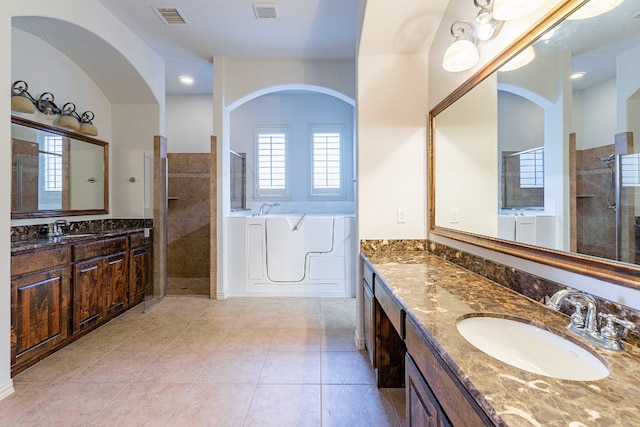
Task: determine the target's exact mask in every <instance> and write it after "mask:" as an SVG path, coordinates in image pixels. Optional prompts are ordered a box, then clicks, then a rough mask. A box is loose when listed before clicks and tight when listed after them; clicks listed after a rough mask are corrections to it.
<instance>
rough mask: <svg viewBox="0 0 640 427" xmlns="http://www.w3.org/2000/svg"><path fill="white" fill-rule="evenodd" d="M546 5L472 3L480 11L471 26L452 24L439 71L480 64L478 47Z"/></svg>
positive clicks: (505, 0)
mask: <svg viewBox="0 0 640 427" xmlns="http://www.w3.org/2000/svg"><path fill="white" fill-rule="evenodd" d="M549 1H551V0H542V1H532V0H473V4H474V5H475V6H476V7H477V8H478V9H480V10H479V11H478V13H477V14H476V17H475V18H474V20H473V22H471V21H467V20H465V19H457V20H455V21H454V22H453V24H451V35H452V36H453V37H454V38H455V39H456V40H455V41H454V42H453V44H452V45H451V46H449V48H448V49H447V50H446V51H445V53H444V57H443V59H442V68H444V69H445V70H447V71H450V72H459V71H465V70H468V69H469V68H471V67H473V66H474V65H476V64H477V63H478V61H479V60H480V54H479V52H478V47H477V44H478V43H482V42H486V41H489V40H492V39H494V38H495V37H496V36H497V35H498V33H499V32H500V30H501V29H502V26H503V25H504V22H505V21H509V20H513V19H519V18H522V17H524V16H526V15H528V14H530V13H532V12H535V11H536V10H538V9H540V8H542V7H543V6H545V5H546V4H547V3H548V2H549ZM611 1H613V0H611ZM528 53H531V52H528ZM534 56H535V55H534ZM531 59H533V58H532V57H531ZM523 65H524V64H523ZM521 66H522V65H521Z"/></svg>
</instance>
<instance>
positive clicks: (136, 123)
mask: <svg viewBox="0 0 640 427" xmlns="http://www.w3.org/2000/svg"><path fill="white" fill-rule="evenodd" d="M158 109H159V106H158V105H127V104H117V105H113V138H112V140H111V141H110V147H109V156H110V158H111V162H110V163H111V169H110V170H109V178H110V182H111V187H110V204H111V209H112V210H111V211H110V214H111V216H112V217H113V218H143V217H144V153H147V154H150V155H152V156H153V137H154V135H157V132H158V128H159V125H160V123H159V120H160V119H159V111H158ZM132 177H133V178H135V182H133V183H132V182H130V181H129V179H130V178H132ZM151 185H152V186H153V183H152V184H151Z"/></svg>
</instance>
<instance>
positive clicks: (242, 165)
mask: <svg viewBox="0 0 640 427" xmlns="http://www.w3.org/2000/svg"><path fill="white" fill-rule="evenodd" d="M229 152H230V154H231V191H230V194H231V210H232V211H237V210H243V209H246V208H247V159H246V153H236V152H235V151H231V150H230V151H229Z"/></svg>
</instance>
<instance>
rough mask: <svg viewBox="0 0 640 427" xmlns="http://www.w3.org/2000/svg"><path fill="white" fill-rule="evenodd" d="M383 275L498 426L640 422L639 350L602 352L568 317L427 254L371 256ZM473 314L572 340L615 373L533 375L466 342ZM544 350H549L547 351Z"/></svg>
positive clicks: (611, 424) (410, 253)
mask: <svg viewBox="0 0 640 427" xmlns="http://www.w3.org/2000/svg"><path fill="white" fill-rule="evenodd" d="M365 259H366V260H368V261H369V262H370V263H371V265H372V267H373V268H374V270H375V272H376V275H377V276H379V277H380V278H381V279H382V280H383V281H384V282H385V283H386V284H387V285H388V286H389V287H390V288H391V290H392V292H393V294H394V296H395V297H396V298H397V299H398V301H399V303H400V304H401V305H402V306H403V308H404V309H405V311H406V312H407V316H409V317H411V318H412V319H413V320H414V321H415V323H416V324H418V325H419V327H420V328H421V332H422V334H423V335H424V336H425V337H426V338H427V339H428V340H429V341H430V342H431V344H432V345H433V346H434V347H435V348H436V350H437V351H438V352H439V353H440V356H441V357H442V358H443V360H444V361H445V363H447V365H449V367H450V368H451V370H452V371H453V372H454V373H456V375H457V376H458V377H459V379H460V380H461V381H462V383H463V384H464V385H465V387H466V388H467V389H468V391H469V392H470V393H471V395H472V396H473V397H474V398H475V399H476V401H477V402H478V403H479V405H480V406H481V407H482V408H484V410H485V412H486V413H487V414H488V415H489V416H490V417H491V418H493V419H494V420H495V421H496V424H503V425H509V426H527V427H530V426H570V427H582V426H631V425H638V423H640V349H638V348H637V347H634V346H632V345H628V344H627V345H626V348H627V350H626V351H624V352H612V351H607V350H604V349H601V348H599V347H597V346H596V345H595V344H592V343H590V342H589V341H587V340H585V339H583V338H581V337H579V336H577V335H575V334H573V333H571V332H569V331H567V330H566V326H567V324H568V323H569V319H568V317H567V316H565V315H563V314H561V313H558V312H556V311H553V310H551V309H549V308H547V307H545V306H544V305H542V304H540V303H538V302H536V301H534V300H531V299H529V298H527V297H525V296H523V295H521V294H518V293H516V292H514V291H512V290H510V289H508V288H506V287H503V286H501V285H499V284H497V283H495V282H492V281H490V280H488V279H486V278H483V277H481V276H479V275H477V274H475V273H472V272H470V271H468V270H465V269H464V268H461V267H459V266H457V265H455V264H452V263H450V262H448V261H445V260H443V259H441V258H438V257H437V256H435V255H432V254H429V253H426V252H419V251H415V252H377V253H372V254H367V255H366V256H365ZM471 313H497V314H506V315H508V316H516V317H519V318H525V319H529V320H530V321H532V322H534V323H538V324H542V325H545V326H546V327H548V328H551V329H553V330H556V331H559V332H560V333H561V334H565V335H569V336H570V339H572V340H573V341H574V342H578V343H580V344H582V345H583V346H584V347H586V348H589V349H590V350H591V351H592V353H594V354H596V355H598V356H599V358H600V359H601V360H603V361H604V362H605V363H606V365H607V366H608V367H609V369H610V375H609V376H608V377H606V378H604V379H602V380H598V381H568V380H559V379H554V378H550V377H546V376H542V375H537V374H533V373H529V372H526V371H523V370H520V369H518V368H515V367H512V366H510V365H507V364H505V363H502V362H500V361H498V360H497V359H494V358H493V357H491V356H489V355H487V354H485V353H483V352H482V351H480V350H478V349H476V348H475V347H474V346H473V345H471V344H470V343H468V342H467V341H466V340H465V339H464V338H463V337H462V335H460V333H459V332H458V330H457V329H456V320H457V319H458V318H460V317H461V316H464V315H468V314H471ZM541 351H544V349H541Z"/></svg>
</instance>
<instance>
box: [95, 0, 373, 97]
mask: <svg viewBox="0 0 640 427" xmlns="http://www.w3.org/2000/svg"><path fill="white" fill-rule="evenodd" d="M99 1H100V3H102V4H103V5H104V6H105V7H106V8H107V9H109V11H111V13H113V14H114V15H115V16H116V17H117V18H118V19H119V20H120V21H122V22H123V23H124V24H125V25H126V26H128V27H129V28H130V29H131V30H132V31H133V32H134V33H135V34H136V35H137V36H138V37H140V39H142V40H143V41H144V42H145V43H146V44H147V45H148V46H149V47H151V49H153V50H154V51H155V52H157V53H158V54H159V55H160V56H161V57H162V58H163V59H164V60H165V63H166V92H167V93H168V94H194V93H196V94H197V93H212V91H213V65H212V58H213V57H214V56H224V57H227V58H230V59H252V60H273V59H280V60H282V59H306V60H335V59H355V55H356V31H357V22H356V21H357V17H356V14H357V10H358V3H359V2H361V1H362V0H276V1H274V2H264V1H258V2H257V3H268V4H275V5H276V9H277V13H278V17H277V18H276V19H261V20H258V19H256V17H255V14H254V10H253V6H252V4H253V2H251V1H249V0H170V1H168V2H165V1H164V0H163V2H162V3H158V2H156V1H153V0H149V1H147V0H136V1H123V0H99ZM159 6H161V7H175V8H177V9H179V10H180V12H181V14H182V15H183V16H184V18H185V19H186V20H187V22H188V23H187V24H186V25H166V24H165V23H164V22H163V21H162V20H161V19H160V18H159V17H158V15H157V14H156V12H154V10H153V7H159ZM182 74H189V75H191V76H193V77H194V79H195V83H194V84H193V86H191V87H187V86H184V85H182V84H181V83H180V82H179V80H178V76H180V75H182Z"/></svg>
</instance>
